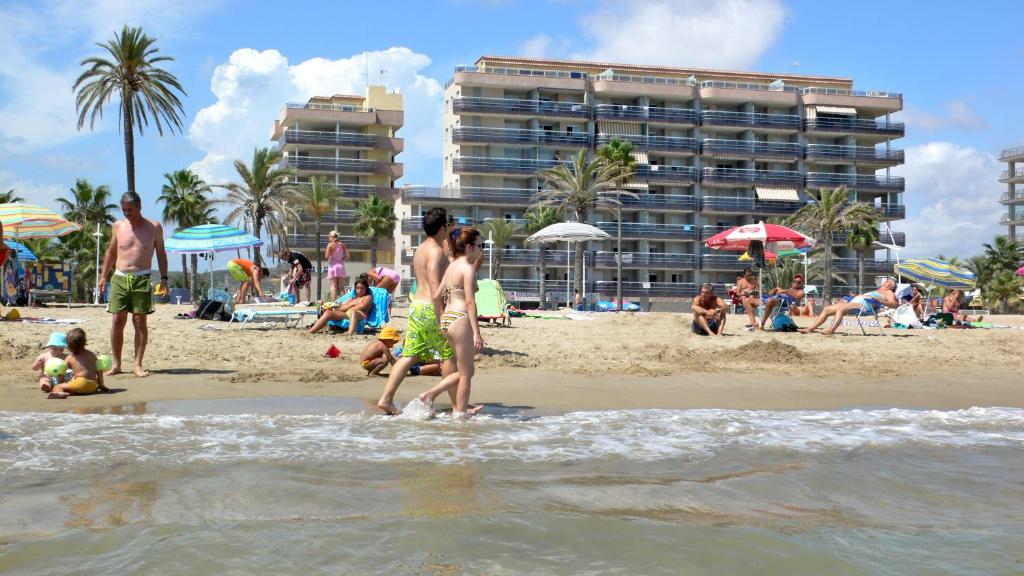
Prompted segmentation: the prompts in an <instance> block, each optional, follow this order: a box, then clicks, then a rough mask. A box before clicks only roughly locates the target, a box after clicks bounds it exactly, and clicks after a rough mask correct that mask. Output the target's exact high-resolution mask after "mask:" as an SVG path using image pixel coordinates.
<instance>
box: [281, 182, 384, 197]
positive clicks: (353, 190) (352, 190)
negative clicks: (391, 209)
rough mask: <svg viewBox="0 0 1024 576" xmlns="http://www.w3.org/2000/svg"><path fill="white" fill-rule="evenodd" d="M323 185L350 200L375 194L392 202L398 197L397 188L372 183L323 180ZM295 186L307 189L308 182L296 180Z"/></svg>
mask: <svg viewBox="0 0 1024 576" xmlns="http://www.w3.org/2000/svg"><path fill="white" fill-rule="evenodd" d="M324 185H325V186H329V187H332V188H334V189H335V190H337V191H338V192H339V193H340V195H341V197H342V198H346V199H350V200H364V199H366V198H369V197H370V196H373V195H374V194H376V195H377V196H380V197H381V199H384V200H388V201H389V202H393V201H394V200H395V199H396V198H397V197H398V190H397V189H395V188H387V187H383V186H373V185H372V184H334V183H331V182H325V183H324ZM295 186H296V188H298V189H299V190H300V191H302V190H309V187H310V184H309V183H308V182H297V183H295Z"/></svg>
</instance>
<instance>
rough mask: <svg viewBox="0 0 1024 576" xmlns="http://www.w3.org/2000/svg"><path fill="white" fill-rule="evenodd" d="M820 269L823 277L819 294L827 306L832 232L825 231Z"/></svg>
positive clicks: (830, 275) (828, 300) (830, 297)
mask: <svg viewBox="0 0 1024 576" xmlns="http://www.w3.org/2000/svg"><path fill="white" fill-rule="evenodd" d="M821 256H822V260H823V262H822V263H821V264H822V271H823V272H824V274H825V278H824V279H823V280H822V287H821V293H822V294H821V295H822V298H824V300H825V305H826V306H828V304H829V302H830V301H831V299H832V233H831V232H825V249H824V250H823V251H822V255H821Z"/></svg>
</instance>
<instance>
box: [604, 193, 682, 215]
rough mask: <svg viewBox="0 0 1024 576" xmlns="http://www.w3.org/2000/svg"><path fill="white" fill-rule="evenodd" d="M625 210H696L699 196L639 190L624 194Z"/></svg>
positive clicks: (623, 204) (623, 207) (623, 206)
mask: <svg viewBox="0 0 1024 576" xmlns="http://www.w3.org/2000/svg"><path fill="white" fill-rule="evenodd" d="M621 199H622V209H623V210H652V211H656V212H696V211H697V197H696V196H684V195H682V194H651V193H647V192H639V193H637V194H636V196H625V195H624V196H622V197H621Z"/></svg>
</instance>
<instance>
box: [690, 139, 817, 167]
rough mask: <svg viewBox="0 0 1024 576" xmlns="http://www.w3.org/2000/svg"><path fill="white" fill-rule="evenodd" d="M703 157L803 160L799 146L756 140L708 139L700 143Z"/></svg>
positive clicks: (801, 149)
mask: <svg viewBox="0 0 1024 576" xmlns="http://www.w3.org/2000/svg"><path fill="white" fill-rule="evenodd" d="M700 153H701V155H702V156H711V157H715V158H730V159H741V160H747V159H755V160H782V161H787V162H793V161H796V160H799V159H800V158H803V155H804V150H803V147H802V146H800V145H799V144H793V143H789V142H758V141H755V140H724V139H713V138H710V139H707V140H704V141H702V142H701V143H700Z"/></svg>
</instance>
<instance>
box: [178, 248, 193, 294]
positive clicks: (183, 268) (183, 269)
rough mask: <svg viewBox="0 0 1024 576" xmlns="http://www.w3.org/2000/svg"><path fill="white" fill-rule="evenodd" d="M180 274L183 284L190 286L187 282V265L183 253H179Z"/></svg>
mask: <svg viewBox="0 0 1024 576" xmlns="http://www.w3.org/2000/svg"><path fill="white" fill-rule="evenodd" d="M181 274H182V276H183V277H184V282H185V286H186V287H188V286H191V284H189V283H188V265H187V260H186V258H185V254H182V255H181ZM193 296H195V294H193Z"/></svg>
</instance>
